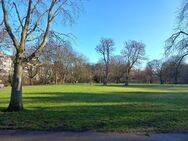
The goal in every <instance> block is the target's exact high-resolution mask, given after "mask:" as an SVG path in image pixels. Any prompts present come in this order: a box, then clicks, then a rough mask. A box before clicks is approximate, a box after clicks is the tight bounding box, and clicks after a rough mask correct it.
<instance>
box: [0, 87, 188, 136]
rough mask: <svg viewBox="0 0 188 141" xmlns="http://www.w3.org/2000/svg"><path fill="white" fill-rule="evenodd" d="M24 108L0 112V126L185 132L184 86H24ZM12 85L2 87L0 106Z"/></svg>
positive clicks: (187, 96)
mask: <svg viewBox="0 0 188 141" xmlns="http://www.w3.org/2000/svg"><path fill="white" fill-rule="evenodd" d="M23 92H24V95H23V98H24V99H23V101H24V108H25V111H24V112H21V113H17V112H14V113H6V112H0V129H29V130H63V131H88V130H92V131H110V132H187V131H188V85H176V86H175V85H141V84H140V85H139V84H138V85H130V86H129V87H123V86H121V85H110V86H101V85H92V86H90V85H84V84H83V85H58V86H33V87H24V88H23ZM9 96H10V88H5V89H4V90H0V110H3V109H5V108H6V107H7V106H8V103H9Z"/></svg>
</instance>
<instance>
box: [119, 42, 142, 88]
mask: <svg viewBox="0 0 188 141" xmlns="http://www.w3.org/2000/svg"><path fill="white" fill-rule="evenodd" d="M121 53H122V55H123V56H124V59H125V63H126V79H125V86H128V83H129V74H130V72H131V69H132V68H133V67H134V65H135V64H139V63H141V61H143V60H145V59H146V58H145V44H143V43H142V42H138V41H129V42H125V46H124V48H123V50H122V52H121Z"/></svg>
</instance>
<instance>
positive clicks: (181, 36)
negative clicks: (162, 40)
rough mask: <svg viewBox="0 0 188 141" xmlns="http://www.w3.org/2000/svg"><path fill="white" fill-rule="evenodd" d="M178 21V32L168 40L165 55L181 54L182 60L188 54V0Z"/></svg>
mask: <svg viewBox="0 0 188 141" xmlns="http://www.w3.org/2000/svg"><path fill="white" fill-rule="evenodd" d="M178 21H179V23H178V27H177V28H176V30H177V32H176V33H174V34H173V35H172V36H171V37H170V38H168V39H167V40H166V46H165V55H166V56H169V55H175V56H180V59H179V61H180V60H182V59H183V58H184V57H186V56H187V55H188V31H187V25H188V0H185V3H184V6H183V7H182V8H181V10H180V12H179V14H178ZM180 62H181V61H180ZM177 63H178V62H177Z"/></svg>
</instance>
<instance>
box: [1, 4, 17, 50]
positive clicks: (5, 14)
mask: <svg viewBox="0 0 188 141" xmlns="http://www.w3.org/2000/svg"><path fill="white" fill-rule="evenodd" d="M1 4H2V9H3V16H4V24H5V27H6V30H7V32H8V34H9V36H10V38H11V40H12V41H13V44H14V47H15V48H16V49H17V50H18V49H19V45H18V41H17V40H16V37H15V36H14V34H13V32H12V29H11V27H10V25H9V22H8V14H7V10H6V6H5V2H4V0H1Z"/></svg>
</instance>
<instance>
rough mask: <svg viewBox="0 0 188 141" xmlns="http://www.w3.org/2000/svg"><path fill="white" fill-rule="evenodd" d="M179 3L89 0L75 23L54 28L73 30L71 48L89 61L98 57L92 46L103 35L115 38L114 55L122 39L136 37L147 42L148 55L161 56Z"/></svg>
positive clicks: (118, 50)
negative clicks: (73, 40) (73, 37)
mask: <svg viewBox="0 0 188 141" xmlns="http://www.w3.org/2000/svg"><path fill="white" fill-rule="evenodd" d="M181 4H182V1H181V0H89V1H88V2H86V3H85V5H84V7H85V12H84V13H82V14H81V15H80V17H79V19H78V20H77V21H76V23H74V24H73V25H72V26H71V27H70V26H60V25H58V26H57V27H56V29H57V30H58V31H61V32H65V33H68V32H71V33H73V34H74V35H75V36H76V37H77V39H76V43H74V44H73V47H74V49H75V50H76V51H78V52H80V53H82V54H84V55H85V56H86V57H87V58H88V59H89V61H90V62H92V63H94V62H97V61H98V60H99V59H100V56H99V55H98V54H97V53H96V51H95V47H96V45H97V44H99V41H100V39H101V38H102V37H107V38H112V39H114V40H115V47H116V51H115V52H114V54H115V55H116V54H117V55H118V54H120V52H121V49H122V47H123V45H124V42H125V41H127V40H138V41H142V42H143V43H145V44H146V55H147V57H148V58H149V59H150V60H151V59H157V58H161V57H163V48H164V43H165V40H166V39H167V38H168V37H169V36H170V35H171V34H172V33H173V32H174V28H175V25H176V17H177V11H178V8H180V6H181Z"/></svg>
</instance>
